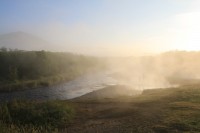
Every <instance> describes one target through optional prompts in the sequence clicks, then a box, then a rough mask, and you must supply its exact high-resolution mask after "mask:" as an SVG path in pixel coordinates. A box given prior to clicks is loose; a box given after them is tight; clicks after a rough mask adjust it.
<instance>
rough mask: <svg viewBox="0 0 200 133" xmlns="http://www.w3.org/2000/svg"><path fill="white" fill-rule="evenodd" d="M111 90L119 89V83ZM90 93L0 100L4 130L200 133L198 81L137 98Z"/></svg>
mask: <svg viewBox="0 0 200 133" xmlns="http://www.w3.org/2000/svg"><path fill="white" fill-rule="evenodd" d="M120 87H122V88H121V89H123V86H120ZM116 89H117V90H118V89H119V86H116ZM112 91H113V92H114V91H115V90H114V86H113V87H112ZM100 92H101V94H103V92H102V91H100ZM106 92H107V91H106ZM94 93H95V94H97V93H98V92H94ZM91 95H93V94H92V93H91ZM103 96H107V95H103ZM88 97H89V96H88V94H87V97H86V99H84V96H83V97H82V98H81V99H78V98H76V99H74V100H70V101H53V102H38V101H12V102H6V103H1V106H0V132H2V133H7V132H10V133H41V132H46V133H47V132H48V133H53V132H61V133H132V132H133V133H199V132H200V86H199V85H188V86H182V87H178V88H168V89H152V90H145V91H143V93H142V94H141V95H137V96H125V95H116V96H115V97H113V96H112V97H109V98H106V97H98V98H94V99H92V98H90V99H89V100H88ZM74 112H76V113H74Z"/></svg>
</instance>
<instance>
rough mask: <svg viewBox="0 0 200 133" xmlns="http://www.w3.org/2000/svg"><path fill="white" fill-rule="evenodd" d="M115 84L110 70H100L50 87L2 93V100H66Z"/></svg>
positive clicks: (0, 94) (0, 96)
mask: <svg viewBox="0 0 200 133" xmlns="http://www.w3.org/2000/svg"><path fill="white" fill-rule="evenodd" d="M115 84H117V81H116V80H115V79H114V78H112V77H111V76H109V72H98V73H93V74H87V75H83V76H80V77H78V78H77V79H75V80H72V81H69V82H67V83H63V84H59V85H54V86H50V87H44V88H37V89H30V90H23V91H13V92H6V93H0V101H7V100H12V99H31V100H50V99H52V100H53V99H59V100H66V99H72V98H75V97H78V96H81V95H84V94H86V93H89V92H91V91H94V90H98V89H101V88H104V87H105V86H108V85H115Z"/></svg>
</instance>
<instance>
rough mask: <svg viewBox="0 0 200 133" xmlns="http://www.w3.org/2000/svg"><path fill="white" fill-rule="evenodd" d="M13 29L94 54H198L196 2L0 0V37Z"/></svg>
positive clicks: (199, 35) (60, 46)
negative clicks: (183, 51) (196, 51)
mask: <svg viewBox="0 0 200 133" xmlns="http://www.w3.org/2000/svg"><path fill="white" fill-rule="evenodd" d="M13 31H25V32H29V33H32V34H35V35H38V36H40V37H42V38H44V39H46V40H48V41H50V42H52V43H54V44H56V45H55V46H56V48H57V49H58V50H62V51H65V50H66V51H75V52H80V53H88V54H95V55H98V54H100V55H103V54H105V55H135V54H136V55H137V54H144V53H153V52H159V51H167V50H175V49H178V50H200V0H0V34H4V33H8V32H13Z"/></svg>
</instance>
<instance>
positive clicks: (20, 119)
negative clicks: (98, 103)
mask: <svg viewBox="0 0 200 133" xmlns="http://www.w3.org/2000/svg"><path fill="white" fill-rule="evenodd" d="M73 116H74V110H73V108H72V107H70V106H69V105H68V104H66V102H62V101H50V102H30V101H19V100H14V101H12V102H7V103H3V104H1V106H0V123H3V125H4V126H3V127H2V126H1V127H0V128H2V130H3V129H4V128H5V127H7V128H13V127H15V128H19V129H20V130H21V129H26V130H30V128H31V129H34V130H38V131H41V132H44V131H49V132H50V131H54V130H56V129H61V128H65V127H67V126H68V125H69V124H70V123H71V121H72V118H73ZM11 125H12V126H11Z"/></svg>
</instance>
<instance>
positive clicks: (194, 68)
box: [108, 51, 200, 90]
mask: <svg viewBox="0 0 200 133" xmlns="http://www.w3.org/2000/svg"><path fill="white" fill-rule="evenodd" d="M199 57H200V52H194V51H193V52H192V51H190V52H187V51H170V52H164V53H161V54H157V55H152V56H136V57H121V58H110V59H108V64H109V69H110V70H111V71H112V72H113V73H112V74H111V75H112V76H113V77H114V78H116V79H117V80H118V83H119V84H124V85H128V86H131V87H132V88H134V89H139V90H144V89H153V88H169V87H177V86H180V85H186V84H191V83H197V82H198V81H199V78H200V71H199V70H198V68H199V67H200V63H199Z"/></svg>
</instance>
